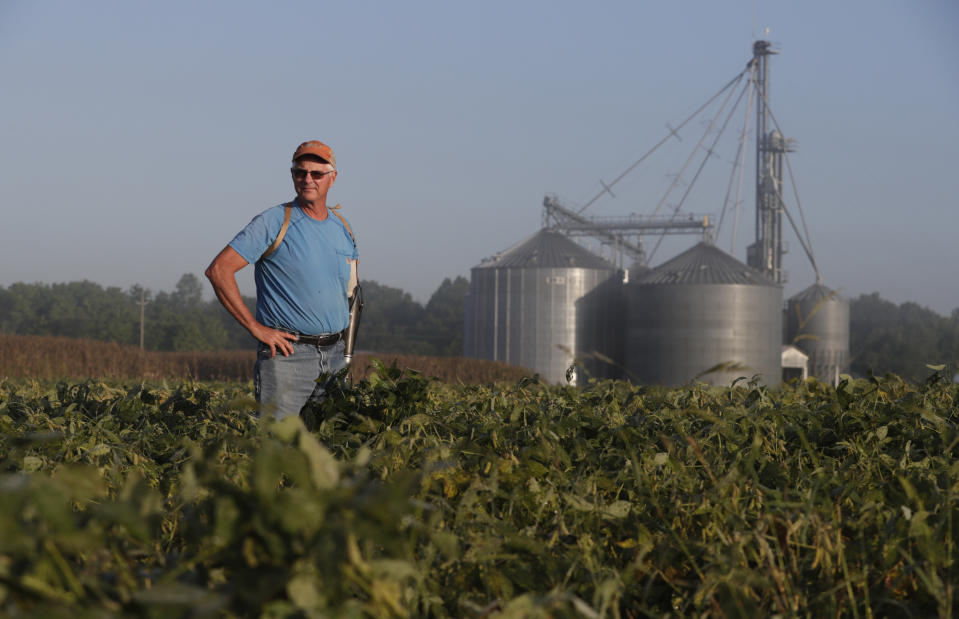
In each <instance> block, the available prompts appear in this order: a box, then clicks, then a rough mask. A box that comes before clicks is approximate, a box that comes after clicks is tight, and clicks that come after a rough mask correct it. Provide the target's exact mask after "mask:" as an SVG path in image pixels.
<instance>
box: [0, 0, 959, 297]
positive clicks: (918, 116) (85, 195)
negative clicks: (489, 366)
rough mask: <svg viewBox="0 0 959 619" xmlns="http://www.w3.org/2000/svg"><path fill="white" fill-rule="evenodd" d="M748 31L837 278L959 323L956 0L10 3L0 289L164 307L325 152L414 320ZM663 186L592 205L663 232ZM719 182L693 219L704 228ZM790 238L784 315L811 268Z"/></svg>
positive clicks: (367, 252) (736, 50) (724, 57)
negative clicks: (124, 295) (654, 216)
mask: <svg viewBox="0 0 959 619" xmlns="http://www.w3.org/2000/svg"><path fill="white" fill-rule="evenodd" d="M767 28H768V29H769V31H768V37H767V35H766V34H765V33H766V29H767ZM756 38H768V39H769V40H771V41H773V42H774V44H775V45H776V47H777V48H778V49H779V50H780V51H781V54H780V55H779V56H775V57H774V58H773V59H772V61H771V67H772V78H771V91H772V92H771V94H772V100H771V104H772V109H773V113H774V114H775V116H776V119H777V120H778V121H779V123H780V125H781V126H782V127H783V130H784V132H785V133H786V135H787V136H788V137H791V138H794V139H796V141H797V144H798V151H797V152H796V153H794V154H793V155H792V156H791V163H792V167H793V171H794V172H795V178H796V182H797V184H798V188H799V194H800V197H801V203H802V207H803V210H804V212H805V216H806V219H807V222H808V224H809V229H810V234H811V237H812V241H813V247H814V250H815V252H816V256H817V259H818V262H819V264H820V267H821V270H822V272H823V275H824V277H825V283H826V284H827V285H830V286H832V287H835V288H839V289H840V290H841V291H842V292H843V293H844V294H845V295H847V296H850V297H854V296H857V295H859V294H860V293H870V292H874V291H875V292H879V293H880V294H881V295H882V296H883V297H884V298H887V299H890V300H892V301H895V302H903V301H916V302H918V303H920V304H922V305H925V306H928V307H931V308H932V309H935V310H936V311H938V312H940V313H944V314H946V313H949V312H951V311H952V310H953V309H954V308H957V307H959V240H957V236H959V234H957V233H959V208H957V207H959V198H957V196H959V172H957V170H956V167H957V164H959V2H955V0H912V1H908V2H907V1H905V0H848V1H843V2H834V1H832V0H829V1H827V0H805V1H803V2H795V1H793V2H786V1H782V0H780V1H774V2H773V1H760V0H728V1H716V0H710V1H706V0H699V1H694V0H682V1H676V0H650V1H647V2H635V1H632V2H626V1H619V2H595V3H587V2H568V1H556V0H550V1H545V0H544V1H529V2H524V1H520V0H512V1H510V2H504V1H484V2H448V1H439V0H437V1H434V2H422V1H415V0H414V1H410V2H402V3H400V2H362V1H359V2H336V3H333V2H319V1H310V2H271V3H266V2H258V3H251V2H193V1H191V2H182V1H178V0H173V1H165V2H156V3H145V2H128V1H123V2H121V1H115V2H104V1H97V0H91V1H89V2H74V1H72V0H71V1H66V0H50V1H44V2H34V1H32V0H2V1H0V78H2V89H0V93H2V94H0V109H2V124H0V205H2V209H3V217H2V220H0V221H2V223H0V265H2V266H0V285H3V286H8V285H10V284H12V283H14V282H19V281H23V282H49V283H54V282H67V281H77V280H81V279H88V280H91V281H94V282H98V283H100V284H103V285H109V286H120V287H122V288H128V287H129V286H130V285H132V284H136V283H140V284H142V285H144V286H146V287H148V288H150V289H152V290H154V291H159V290H172V288H173V286H174V285H175V283H176V281H177V280H178V279H179V277H180V276H181V275H182V274H183V273H188V272H189V273H195V274H198V275H199V274H201V273H202V271H203V269H204V268H205V267H206V265H207V264H208V263H209V261H210V260H211V258H212V257H213V256H214V255H215V254H216V253H217V252H218V251H219V250H220V249H221V248H222V247H223V246H224V245H225V244H226V243H227V242H228V241H229V240H230V238H232V236H233V234H235V233H236V231H238V230H239V229H240V228H241V227H242V226H243V225H244V224H246V223H247V222H248V221H249V220H250V218H252V217H253V216H254V215H255V214H256V213H258V212H259V211H261V210H263V209H265V208H267V207H269V206H271V205H274V204H278V203H280V202H282V201H285V200H287V199H289V198H290V197H291V196H292V188H291V186H290V182H289V174H288V172H287V169H288V166H289V157H290V155H291V153H292V150H293V148H294V147H295V146H296V144H297V143H299V142H300V141H303V140H305V139H310V138H319V139H322V140H324V141H327V142H328V143H329V144H331V145H332V146H333V148H334V149H335V150H336V153H337V159H338V163H339V168H340V176H339V178H338V180H337V183H336V186H335V187H334V189H333V193H332V197H333V199H334V200H335V201H339V202H342V203H343V205H344V213H346V215H347V216H348V217H349V218H350V219H351V221H352V223H353V226H354V229H355V231H356V233H357V236H358V239H359V243H360V252H361V264H360V268H361V276H362V277H364V278H366V279H374V280H377V281H379V282H381V283H384V284H389V285H392V286H397V287H400V288H403V289H405V290H407V291H409V292H410V293H412V294H413V296H414V298H416V299H417V300H420V301H425V300H426V299H427V298H428V296H429V295H430V293H431V292H432V291H433V290H435V288H436V287H437V286H438V285H439V284H440V282H441V281H442V280H443V278H445V277H453V276H456V275H463V276H466V277H468V276H469V269H470V267H472V266H474V265H476V264H478V263H479V262H480V260H481V259H483V258H484V257H486V256H489V255H491V254H493V253H495V252H497V251H499V250H502V249H505V248H507V247H509V246H510V245H513V244H514V243H516V242H517V241H519V240H521V239H523V238H525V237H527V236H529V235H530V234H532V233H534V232H535V231H536V230H537V229H538V228H539V226H540V223H541V210H542V209H541V203H542V199H543V195H544V194H545V193H547V192H550V193H556V194H559V195H560V196H561V197H562V198H564V199H566V200H568V201H570V202H580V203H581V202H583V201H585V200H587V199H588V198H589V197H591V196H592V195H593V194H594V193H596V191H597V190H598V189H599V188H600V184H599V179H601V178H602V179H605V180H607V181H608V180H610V179H612V178H615V177H616V176H617V175H618V174H619V173H620V172H622V171H623V170H624V169H626V168H627V167H628V166H629V165H630V164H631V163H633V162H634V161H635V160H636V159H637V158H638V157H639V156H640V155H642V154H643V153H644V152H645V151H646V150H648V149H649V148H650V147H651V146H652V145H653V144H654V143H655V142H656V141H658V140H659V139H660V138H661V137H662V136H663V135H664V131H666V128H665V127H666V124H667V123H669V124H671V125H673V126H675V125H676V124H677V123H679V122H681V121H682V119H683V118H684V117H685V116H686V115H688V114H689V113H690V112H691V111H692V110H693V109H695V108H696V107H697V106H698V105H699V104H701V103H702V102H704V101H705V100H706V99H707V98H708V97H709V96H711V95H712V94H714V93H715V92H716V91H717V90H718V89H719V88H720V87H721V86H722V85H723V84H725V83H726V82H728V81H729V80H730V79H732V78H733V77H734V76H735V75H736V74H737V73H738V72H739V71H741V70H742V69H743V67H744V66H745V63H746V62H747V61H748V60H749V58H750V56H751V46H752V41H753V40H754V39H756ZM744 116H745V114H743V117H744ZM734 124H735V125H736V126H735V127H731V129H730V130H729V131H731V132H736V131H740V130H741V125H742V122H741V121H735V123H734ZM697 127H698V128H697ZM701 129H702V126H701V124H696V123H693V124H692V125H691V128H690V130H689V131H688V132H686V133H684V134H683V142H682V143H677V146H680V145H684V146H689V147H691V146H692V144H695V143H696V141H697V140H698V138H699V135H698V133H697V132H699V131H701ZM750 144H751V142H750ZM750 148H752V147H751V146H750ZM750 155H751V151H750ZM673 156H674V157H675V156H676V155H673ZM734 156H735V154H734V153H732V152H727V153H725V154H722V155H721V156H720V157H718V159H719V160H720V161H722V160H723V159H725V160H727V161H731V160H732V159H734ZM710 165H713V164H710ZM727 170H728V163H727ZM678 171H679V168H678V164H677V160H676V159H672V160H664V161H650V162H649V165H646V164H644V165H643V166H641V167H640V168H638V169H637V171H636V172H634V173H633V174H631V175H630V176H629V177H628V178H627V179H626V180H624V181H623V182H622V183H621V185H620V187H619V190H617V191H616V198H615V199H611V198H606V199H604V200H602V201H600V202H598V203H597V204H596V205H594V206H593V207H592V208H591V210H590V212H591V213H592V214H594V215H617V214H624V213H633V212H636V213H648V212H651V211H652V208H653V206H654V205H655V203H656V202H657V201H658V200H659V199H660V197H661V192H660V189H659V188H660V186H661V185H662V184H663V179H667V178H669V175H670V174H676V173H677V172H678ZM714 176H716V177H717V178H719V177H720V176H721V177H722V179H723V180H721V181H717V182H716V184H714V185H713V188H712V189H706V191H705V193H703V194H702V195H700V196H699V197H697V198H696V200H695V201H693V202H691V203H690V204H688V205H687V206H684V210H688V211H694V212H707V213H713V214H718V212H719V210H720V208H721V202H722V198H723V196H724V194H725V188H726V185H725V182H726V181H725V179H726V178H727V177H728V171H727V172H723V173H722V174H718V173H717V174H715V175H714ZM752 182H753V181H752V179H751V177H747V179H746V189H745V191H744V199H745V204H744V206H743V210H742V211H741V212H740V216H739V224H740V225H739V226H738V228H737V232H736V234H737V244H738V245H739V246H740V247H733V246H732V240H731V229H727V230H726V232H724V235H726V236H724V237H721V238H720V240H719V245H720V246H721V247H723V248H724V249H727V250H729V249H733V250H734V253H735V254H736V256H737V257H738V258H739V259H740V260H745V253H744V251H743V249H742V247H744V246H745V244H746V242H748V241H751V237H752V235H753V228H752V226H753V223H752V222H753V189H752ZM697 187H698V183H697ZM790 195H791V192H787V199H788V198H789V196H790ZM787 238H789V239H790V245H791V248H792V251H791V253H790V254H789V257H788V260H787V268H788V269H789V271H790V277H791V280H790V283H789V284H788V285H787V286H786V290H785V292H786V295H787V296H788V295H790V294H793V293H795V292H796V291H798V290H799V289H801V288H804V287H806V286H807V285H809V284H810V283H812V281H813V274H812V270H811V269H810V268H809V266H808V262H807V261H806V259H805V257H804V256H803V255H802V252H801V250H800V248H799V244H798V242H796V241H795V240H794V238H793V236H792V233H791V232H790V233H789V236H788V237H787ZM677 242H678V243H679V245H676V242H673V244H669V245H666V246H664V248H663V249H662V250H661V251H660V252H658V253H657V254H656V255H654V257H653V260H652V263H653V264H654V265H655V264H657V263H659V262H662V261H664V260H666V259H668V258H669V257H671V255H673V254H675V253H676V252H678V251H680V250H681V249H682V246H684V245H689V244H691V243H693V242H694V240H693V239H690V238H684V239H681V240H679V241H677ZM246 270H247V271H250V270H252V269H246ZM251 281H252V279H251V278H250V277H248V276H247V277H245V278H243V280H242V285H243V287H244V290H245V291H246V292H252V284H251Z"/></svg>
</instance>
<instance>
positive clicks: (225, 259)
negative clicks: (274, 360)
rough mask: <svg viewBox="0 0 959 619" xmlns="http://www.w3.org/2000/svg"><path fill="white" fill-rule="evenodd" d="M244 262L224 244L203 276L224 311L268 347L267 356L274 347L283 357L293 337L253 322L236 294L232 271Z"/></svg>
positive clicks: (249, 313)
mask: <svg viewBox="0 0 959 619" xmlns="http://www.w3.org/2000/svg"><path fill="white" fill-rule="evenodd" d="M248 264H249V263H248V262H247V261H246V259H245V258H244V257H243V256H241V255H240V254H239V253H238V252H237V251H236V250H235V249H233V248H232V247H230V246H229V245H227V246H226V247H224V248H223V251H221V252H220V253H219V254H217V256H216V258H214V259H213V262H211V263H210V266H208V267H207V268H206V272H205V275H206V277H207V279H209V280H210V283H211V284H213V292H214V293H216V298H217V299H219V300H220V303H222V304H223V307H225V308H226V311H228V312H230V315H231V316H233V317H234V318H235V319H236V321H237V322H239V323H240V324H241V325H242V326H243V328H244V329H246V330H247V331H249V332H250V335H252V336H253V337H255V338H256V339H257V340H259V341H261V342H263V343H264V344H266V345H267V346H269V347H270V356H271V357H272V356H274V355H275V354H276V352H277V351H278V350H279V351H280V352H281V353H283V355H284V356H289V355H292V354H293V346H292V345H291V344H290V341H292V340H296V336H295V335H293V334H292V333H285V332H283V331H277V330H276V329H271V328H269V327H266V326H264V325H262V324H260V323H259V322H257V321H256V318H254V317H253V314H252V313H251V312H250V309H249V308H248V307H247V306H246V304H245V303H244V302H243V297H242V296H240V287H239V286H237V284H236V272H237V271H239V270H240V269H242V268H243V267H245V266H246V265H248Z"/></svg>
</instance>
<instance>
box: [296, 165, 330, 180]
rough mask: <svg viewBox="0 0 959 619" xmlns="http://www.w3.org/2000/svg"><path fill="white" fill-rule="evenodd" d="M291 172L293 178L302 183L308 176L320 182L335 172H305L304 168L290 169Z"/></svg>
mask: <svg viewBox="0 0 959 619" xmlns="http://www.w3.org/2000/svg"><path fill="white" fill-rule="evenodd" d="M290 172H292V173H293V178H295V179H296V180H298V181H301V180H303V179H304V178H306V175H307V174H309V175H310V178H312V179H313V180H315V181H318V180H320V179H321V178H323V177H324V176H326V175H327V174H332V173H333V170H330V171H329V172H323V171H321V170H304V169H303V168H290Z"/></svg>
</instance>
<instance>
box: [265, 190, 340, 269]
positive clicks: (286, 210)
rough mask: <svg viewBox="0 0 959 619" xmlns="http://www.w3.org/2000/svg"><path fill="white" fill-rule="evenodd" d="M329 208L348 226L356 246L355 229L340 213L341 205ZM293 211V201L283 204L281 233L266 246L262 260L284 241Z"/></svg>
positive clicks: (328, 208)
mask: <svg viewBox="0 0 959 619" xmlns="http://www.w3.org/2000/svg"><path fill="white" fill-rule="evenodd" d="M327 210H328V211H329V212H331V213H333V214H334V215H336V216H337V217H338V218H339V219H340V221H341V222H343V226H344V227H345V228H346V231H347V232H349V233H350V238H351V239H353V246H354V247H355V246H356V237H355V236H353V229H352V228H350V224H349V223H348V222H347V221H346V218H345V217H343V216H342V215H340V205H339V204H337V205H336V206H330V207H327ZM292 212H293V203H292V202H287V203H286V204H284V205H283V225H282V226H280V233H279V234H277V235H276V240H275V241H273V243H272V244H271V245H270V246H269V247H267V248H266V251H265V252H263V255H262V256H260V260H264V259H266V258H268V257H270V255H272V254H273V252H275V251H276V250H277V248H279V247H280V243H282V242H283V237H284V236H286V230H287V228H289V227H290V213H292Z"/></svg>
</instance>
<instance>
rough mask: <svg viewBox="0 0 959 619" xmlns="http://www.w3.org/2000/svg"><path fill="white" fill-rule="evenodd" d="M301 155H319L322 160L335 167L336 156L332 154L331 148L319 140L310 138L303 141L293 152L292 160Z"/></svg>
mask: <svg viewBox="0 0 959 619" xmlns="http://www.w3.org/2000/svg"><path fill="white" fill-rule="evenodd" d="M303 155H313V156H315V157H319V158H320V159H322V160H323V161H326V162H328V163H329V164H330V165H331V166H333V167H334V168H335V167H336V157H334V156H333V149H332V148H330V147H329V146H327V145H326V144H324V143H323V142H320V141H319V140H310V141H309V142H303V143H302V144H300V145H299V146H297V147H296V150H295V151H294V152H293V161H296V160H297V159H299V158H300V157H302V156H303Z"/></svg>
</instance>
